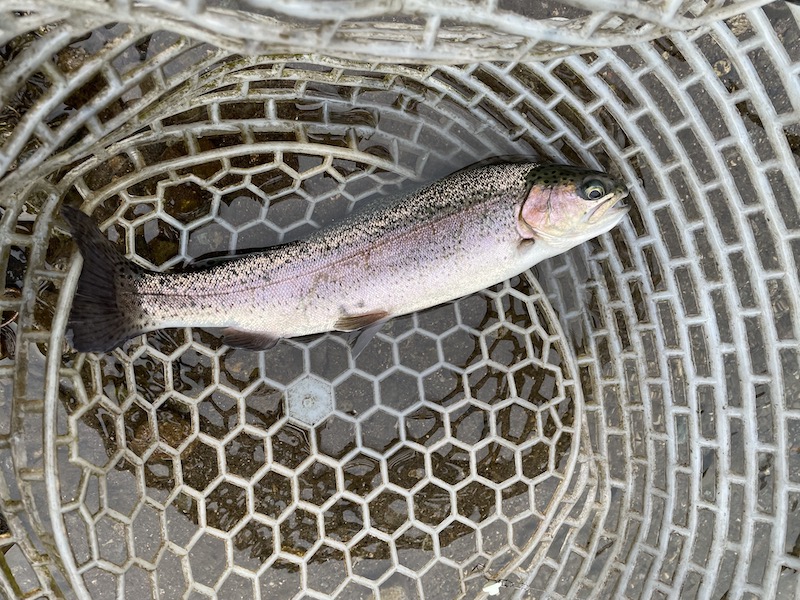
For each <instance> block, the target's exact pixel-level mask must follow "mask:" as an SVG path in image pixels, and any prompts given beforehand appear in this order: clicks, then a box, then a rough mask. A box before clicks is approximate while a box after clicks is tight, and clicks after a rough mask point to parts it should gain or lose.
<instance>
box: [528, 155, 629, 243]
mask: <svg viewBox="0 0 800 600" xmlns="http://www.w3.org/2000/svg"><path fill="white" fill-rule="evenodd" d="M526 183H527V186H526V189H527V192H526V194H525V198H524V199H523V201H522V204H521V205H520V206H519V208H518V214H517V230H518V232H519V234H520V235H521V236H522V237H523V238H524V239H531V240H535V241H542V242H545V243H547V244H549V245H550V246H553V247H554V248H570V247H572V246H576V245H578V244H580V243H582V242H585V241H586V240H589V239H591V238H593V237H596V236H598V235H600V234H601V233H605V232H606V231H608V230H610V229H611V228H612V227H614V226H615V225H616V224H617V223H619V222H620V221H621V220H622V218H623V217H624V216H625V215H626V214H627V213H628V210H629V207H628V206H624V205H621V203H620V201H621V200H622V199H623V198H625V197H626V196H627V195H628V188H627V187H626V186H625V184H623V183H621V182H620V181H617V180H615V179H614V178H612V177H610V176H609V175H608V174H606V173H602V172H600V171H592V170H590V169H584V168H581V167H572V166H567V165H550V164H548V165H537V166H535V167H533V168H532V169H531V170H530V171H529V172H528V175H527V181H526Z"/></svg>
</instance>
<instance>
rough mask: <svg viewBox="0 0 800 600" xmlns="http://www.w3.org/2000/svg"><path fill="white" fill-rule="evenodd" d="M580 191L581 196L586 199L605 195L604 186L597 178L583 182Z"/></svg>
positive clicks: (595, 198)
mask: <svg viewBox="0 0 800 600" xmlns="http://www.w3.org/2000/svg"><path fill="white" fill-rule="evenodd" d="M582 191H583V197H584V198H586V199H587V200H599V199H600V198H602V197H603V196H605V195H606V188H605V186H604V185H603V182H602V181H600V180H598V179H591V180H589V181H587V182H586V183H584V184H583V190H582Z"/></svg>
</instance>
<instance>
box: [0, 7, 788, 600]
mask: <svg viewBox="0 0 800 600" xmlns="http://www.w3.org/2000/svg"><path fill="white" fill-rule="evenodd" d="M24 4H25V5H24V6H23V5H22V3H19V6H18V5H17V3H13V2H5V3H4V4H3V6H2V7H0V10H2V11H3V13H4V19H3V23H4V24H3V27H4V29H3V38H2V43H3V46H2V54H0V57H1V58H2V70H0V103H1V104H0V139H2V144H3V145H2V148H1V149H0V168H2V179H0V189H2V193H1V194H0V207H2V208H0V210H2V215H1V216H0V263H2V264H3V265H5V267H6V281H5V291H4V293H3V295H2V297H1V298H0V308H1V309H2V311H3V312H2V323H0V325H1V327H0V405H1V406H0V456H1V457H2V461H0V510H1V511H2V517H3V519H2V521H0V544H2V548H3V551H4V552H3V554H2V556H0V562H2V564H3V568H2V569H0V584H1V585H2V588H0V589H2V590H3V592H2V593H4V594H5V595H6V596H8V597H9V598H11V597H25V598H28V597H30V598H41V597H47V598H71V597H79V598H115V597H124V598H134V599H135V598H173V597H192V598H206V597H208V598H210V597H215V596H219V597H222V598H234V597H235V598H240V597H241V598H262V599H266V598H270V599H272V598H287V599H288V598H298V599H299V598H328V597H333V598H342V599H350V598H383V599H392V600H395V599H405V598H426V599H432V598H434V599H448V598H482V597H487V596H499V597H502V598H540V597H547V598H567V597H593V598H608V597H642V598H668V597H675V598H677V597H681V598H684V597H687V598H688V597H699V598H722V597H726V598H756V597H764V598H787V599H788V598H795V597H797V596H798V594H800V576H798V572H800V450H799V449H800V350H798V336H800V306H798V302H799V301H798V298H800V278H799V277H798V264H797V256H800V204H798V200H797V198H798V197H800V174H799V173H798V164H800V125H798V123H799V122H800V92H799V91H798V77H799V76H800V11H798V10H797V8H796V7H792V6H790V5H788V4H784V3H776V4H770V5H767V6H763V7H761V8H759V7H757V5H761V4H763V2H739V3H735V4H734V3H732V2H725V1H722V2H681V1H670V0H664V1H662V2H657V1H653V2H647V3H630V2H623V1H619V2H602V3H600V2H590V1H589V0H581V1H578V0H575V1H571V2H564V3H560V4H553V3H546V4H545V3H538V2H533V3H526V2H513V1H509V2H504V1H503V0H501V1H499V2H475V3H473V2H458V1H456V0H447V1H444V2H437V3H435V4H436V6H435V7H434V6H432V5H429V4H428V3H418V2H411V1H406V2H384V3H378V4H375V3H361V2H327V3H316V2H310V1H308V0H284V1H282V2H270V3H267V2H260V1H256V0H247V1H235V0H234V1H226V2H210V1H206V2H200V1H193V0H184V1H182V2H179V1H177V0H175V1H168V0H163V1H156V0H153V1H151V2H147V3H143V4H138V3H133V2H128V1H120V2H99V1H97V0H82V1H80V2H62V1H59V0H56V1H50V2H47V3H44V2H41V3H40V2H34V3H31V2H28V3H24ZM745 9H749V11H748V12H745V13H741V12H740V11H743V10H745ZM308 15H314V16H313V18H308ZM698 26H701V27H700V28H699V29H697V27H698ZM623 44H624V45H623ZM311 50H314V52H315V53H313V54H309V53H308V52H310V51H311ZM579 51H580V52H582V53H581V54H578V53H577V52H579ZM542 58H549V60H548V61H547V62H537V61H536V60H535V59H542ZM488 61H491V62H488ZM509 154H526V155H538V156H541V157H543V158H546V159H548V160H555V161H559V162H569V163H575V164H585V165H589V166H592V167H595V168H597V167H600V168H603V169H605V170H608V171H610V172H612V173H614V174H615V175H618V176H619V177H621V178H622V179H624V180H626V181H627V182H628V183H629V186H630V188H631V192H632V193H631V197H630V200H629V203H630V204H631V205H632V210H631V213H630V218H629V219H627V220H626V221H624V222H623V224H622V225H621V226H620V227H619V228H617V229H615V230H614V231H612V233H610V234H606V235H604V236H602V237H601V238H599V239H598V240H596V241H593V242H590V243H587V244H584V245H583V246H581V247H579V248H577V249H575V250H574V251H571V252H570V253H568V254H566V255H562V256H560V257H557V258H555V259H551V260H550V261H548V262H545V263H542V264H540V265H538V266H537V267H536V269H535V270H534V271H533V272H528V273H524V274H522V275H521V276H519V277H517V278H515V279H513V280H511V281H508V282H505V283H503V284H500V285H497V286H495V287H493V288H491V289H489V290H486V291H484V292H481V293H479V294H475V295H472V296H469V297H466V298H463V299H461V300H458V301H456V302H453V303H450V304H446V305H443V306H439V307H436V308H433V309H430V310H427V311H423V312H421V313H417V314H413V315H410V316H406V317H402V318H398V319H395V320H393V321H391V322H390V323H389V324H388V325H387V326H386V327H385V328H384V329H382V330H381V331H380V332H379V333H378V334H377V336H376V338H375V339H374V340H373V341H372V342H371V343H370V345H369V346H368V349H367V350H365V351H364V352H363V353H362V354H361V355H359V356H358V357H357V358H353V356H352V355H351V353H350V350H349V348H348V345H347V343H346V342H345V340H344V339H343V338H342V337H340V336H339V335H338V334H326V335H322V336H317V337H315V338H311V339H301V340H290V341H282V342H280V343H279V344H278V345H277V346H276V347H275V348H274V349H272V350H269V351H264V352H250V351H244V350H236V349H231V348H228V347H227V346H224V345H223V344H222V342H221V341H220V340H219V339H218V337H217V336H216V335H214V334H213V333H212V332H208V331H205V330H202V329H188V328H187V329H177V330H176V329H172V330H163V331H159V332H156V333H152V334H149V335H147V336H141V337H139V338H137V339H135V340H133V341H131V342H129V343H127V344H126V345H124V346H123V347H122V348H121V349H117V350H115V351H113V352H111V353H108V354H78V353H75V352H74V351H73V350H72V349H71V348H70V347H69V346H68V344H67V343H66V342H65V327H66V322H67V317H68V310H69V306H70V303H71V299H72V294H73V293H74V291H75V288H76V283H77V278H78V275H79V271H80V269H79V267H78V266H77V265H76V264H73V262H72V259H73V257H74V246H73V243H72V242H71V240H70V239H69V237H68V236H67V235H66V233H65V232H64V228H63V223H62V222H61V221H60V220H59V218H58V217H57V213H58V207H59V206H60V205H61V204H62V203H69V204H71V205H73V206H78V205H80V206H82V208H83V209H84V210H85V211H86V212H88V213H91V215H92V217H93V219H94V220H96V221H97V222H98V223H99V224H100V225H101V228H103V229H104V230H105V231H106V232H107V235H108V236H109V238H110V239H111V240H112V241H114V242H115V243H116V244H118V245H119V247H120V249H121V250H123V251H124V252H126V253H127V254H128V255H129V256H131V257H132V258H133V260H135V261H136V262H137V263H139V264H141V265H143V266H147V267H150V268H155V269H159V270H163V269H169V268H173V267H180V266H182V265H183V264H184V263H186V262H187V261H191V260H194V259H196V258H199V257H201V256H206V255H215V254H230V253H233V252H241V251H245V250H248V249H252V248H256V247H263V246H267V245H271V244H275V243H281V242H283V241H287V240H291V239H296V238H298V237H301V236H303V235H304V234H306V233H308V232H309V231H311V230H314V229H316V228H318V227H320V226H323V225H325V224H327V223H330V222H332V221H334V220H335V219H338V218H340V217H342V216H343V215H345V214H347V213H348V212H349V211H350V210H352V209H353V208H354V207H355V206H357V205H358V204H359V203H360V202H362V201H363V200H364V199H366V198H369V197H372V196H375V195H385V194H391V193H396V192H398V191H402V190H405V189H407V188H408V187H409V186H412V185H415V184H416V182H420V181H429V180H433V179H435V178H437V177H440V176H442V175H444V174H447V173H449V172H451V171H453V170H455V169H457V168H460V167H463V166H465V165H468V164H471V163H473V162H475V161H478V160H481V159H484V158H487V157H492V156H500V155H509ZM319 401H324V402H327V404H324V403H323V404H320V405H318V407H319V406H321V409H320V412H318V413H317V414H314V415H312V414H311V413H310V412H309V402H311V403H312V404H314V403H316V402H319Z"/></svg>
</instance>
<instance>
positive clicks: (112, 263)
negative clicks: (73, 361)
mask: <svg viewBox="0 0 800 600" xmlns="http://www.w3.org/2000/svg"><path fill="white" fill-rule="evenodd" d="M61 215H62V216H63V217H64V219H65V220H66V221H67V224H68V225H69V230H70V233H71V234H72V237H73V239H74V240H75V242H76V243H77V244H78V248H79V249H80V251H81V255H82V256H83V270H82V271H81V276H80V279H79V280H78V290H77V292H75V296H74V297H73V299H72V311H71V312H70V315H69V326H70V328H71V329H72V346H73V347H74V348H75V349H76V350H78V351H79V352H107V351H109V350H113V349H114V348H116V347H117V346H119V345H120V344H122V342H124V341H125V340H127V339H128V338H131V337H134V336H136V335H139V334H141V333H143V332H144V330H145V328H144V325H143V323H144V319H143V318H142V312H141V308H140V306H139V301H138V297H137V295H136V285H135V284H136V280H137V279H138V278H139V277H141V274H142V273H143V271H144V269H141V268H140V267H138V266H137V265H135V264H133V263H132V262H130V261H129V260H128V259H126V258H125V257H124V256H123V255H122V254H121V253H120V252H119V251H118V250H117V248H116V246H114V244H113V243H111V241H109V240H108V239H107V238H106V237H105V236H104V235H103V234H102V233H101V232H100V229H98V227H97V225H95V223H94V221H92V219H91V218H89V216H87V215H85V214H84V213H82V212H81V211H79V210H76V209H74V208H71V207H69V206H63V207H62V208H61Z"/></svg>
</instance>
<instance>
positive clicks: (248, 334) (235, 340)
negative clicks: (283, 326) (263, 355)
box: [222, 327, 280, 350]
mask: <svg viewBox="0 0 800 600" xmlns="http://www.w3.org/2000/svg"><path fill="white" fill-rule="evenodd" d="M279 340H280V338H278V337H276V336H274V335H272V334H270V333H262V332H258V331H243V330H241V329H236V328H234V327H226V328H225V329H223V330H222V341H223V342H225V344H226V345H228V346H230V347H231V348H244V349H245V350H269V349H270V348H272V347H273V346H274V345H275V344H277V343H278V341H279Z"/></svg>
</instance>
